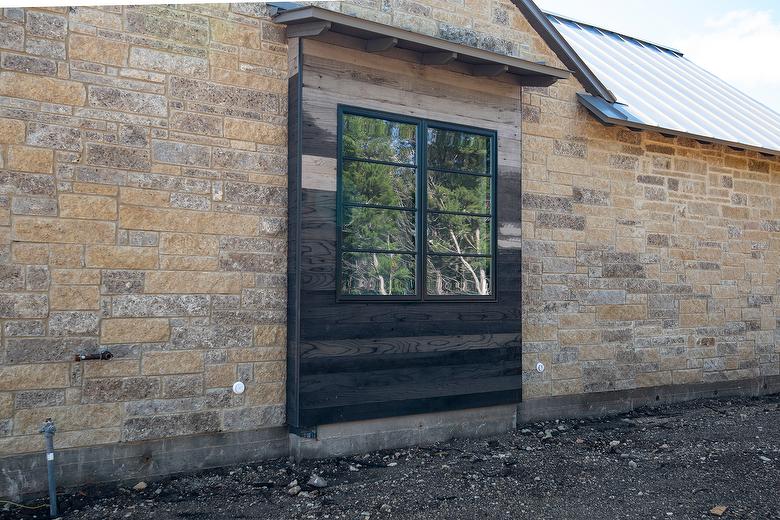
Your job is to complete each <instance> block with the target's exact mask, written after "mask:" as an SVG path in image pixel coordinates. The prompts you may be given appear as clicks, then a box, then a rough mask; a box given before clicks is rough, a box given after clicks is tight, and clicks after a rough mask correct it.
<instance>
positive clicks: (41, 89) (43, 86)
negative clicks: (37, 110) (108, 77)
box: [0, 71, 87, 106]
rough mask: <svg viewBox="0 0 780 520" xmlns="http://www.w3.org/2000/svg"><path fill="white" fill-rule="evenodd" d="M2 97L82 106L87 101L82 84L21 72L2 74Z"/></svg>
mask: <svg viewBox="0 0 780 520" xmlns="http://www.w3.org/2000/svg"><path fill="white" fill-rule="evenodd" d="M0 96H8V97H16V98H23V99H32V100H35V101H42V102H45V103H57V104H61V105H78V106H81V105H83V104H84V102H85V101H86V99H87V93H86V90H85V89H84V85H83V84H82V83H79V82H76V81H67V80H63V79H55V78H49V77H46V76H39V75H35V74H21V73H19V72H10V71H2V72H0Z"/></svg>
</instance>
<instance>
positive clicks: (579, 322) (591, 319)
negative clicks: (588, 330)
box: [558, 312, 596, 329]
mask: <svg viewBox="0 0 780 520" xmlns="http://www.w3.org/2000/svg"><path fill="white" fill-rule="evenodd" d="M594 323H596V315H595V314H593V313H585V312H580V313H577V314H561V316H560V317H559V318H558V324H559V326H560V328H561V329H579V328H582V327H588V326H590V325H593V324H594Z"/></svg>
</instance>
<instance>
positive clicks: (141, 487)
mask: <svg viewBox="0 0 780 520" xmlns="http://www.w3.org/2000/svg"><path fill="white" fill-rule="evenodd" d="M144 489H146V482H144V481H141V482H139V483H138V484H136V485H135V486H133V490H134V491H143V490H144Z"/></svg>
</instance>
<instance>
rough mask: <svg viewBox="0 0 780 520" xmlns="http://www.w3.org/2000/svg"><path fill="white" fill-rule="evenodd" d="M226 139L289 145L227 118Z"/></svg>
mask: <svg viewBox="0 0 780 520" xmlns="http://www.w3.org/2000/svg"><path fill="white" fill-rule="evenodd" d="M225 137H228V138H230V139H241V140H244V141H252V142H255V143H261V144H275V145H285V144H287V128H286V127H284V126H278V125H271V124H268V123H263V122H260V121H247V120H245V119H233V118H230V117H226V118H225ZM572 256H573V255H572Z"/></svg>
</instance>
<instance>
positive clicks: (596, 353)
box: [577, 345, 615, 361]
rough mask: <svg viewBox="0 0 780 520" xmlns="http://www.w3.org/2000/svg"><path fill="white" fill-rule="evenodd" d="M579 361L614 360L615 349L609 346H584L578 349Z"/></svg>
mask: <svg viewBox="0 0 780 520" xmlns="http://www.w3.org/2000/svg"><path fill="white" fill-rule="evenodd" d="M577 352H578V355H577V357H578V359H580V360H583V361H585V360H587V361H590V360H594V359H613V358H614V357H615V347H612V346H609V345H584V346H581V347H579V348H578V349H577Z"/></svg>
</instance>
